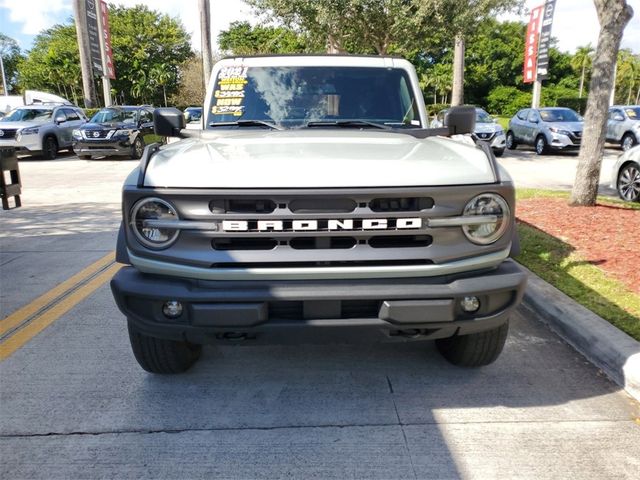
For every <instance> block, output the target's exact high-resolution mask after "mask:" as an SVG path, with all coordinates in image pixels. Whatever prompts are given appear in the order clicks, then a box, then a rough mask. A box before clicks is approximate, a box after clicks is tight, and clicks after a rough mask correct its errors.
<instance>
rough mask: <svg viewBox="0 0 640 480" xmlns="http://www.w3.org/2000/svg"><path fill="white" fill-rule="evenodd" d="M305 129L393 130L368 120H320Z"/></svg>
mask: <svg viewBox="0 0 640 480" xmlns="http://www.w3.org/2000/svg"><path fill="white" fill-rule="evenodd" d="M305 127H345V128H351V127H372V128H381V129H383V130H391V127H390V126H388V125H384V124H382V123H376V122H369V121H367V120H318V121H315V122H309V123H307V124H306V125H305Z"/></svg>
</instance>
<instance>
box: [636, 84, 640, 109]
mask: <svg viewBox="0 0 640 480" xmlns="http://www.w3.org/2000/svg"><path fill="white" fill-rule="evenodd" d="M638 102H640V87H638V93H636V105H638Z"/></svg>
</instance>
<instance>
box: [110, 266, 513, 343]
mask: <svg viewBox="0 0 640 480" xmlns="http://www.w3.org/2000/svg"><path fill="white" fill-rule="evenodd" d="M525 285H526V274H525V273H524V271H523V270H522V269H521V268H520V267H519V266H518V265H517V264H516V263H515V262H513V261H512V260H506V261H504V262H503V263H502V264H501V265H500V266H499V267H497V268H495V269H491V270H485V271H481V272H474V273H473V274H456V275H448V276H440V277H429V278H396V279H393V280H390V279H354V280H348V281H347V280H304V281H290V280H278V281H273V280H269V281H265V280H262V281H210V280H193V279H184V278H174V277H169V276H161V275H150V274H144V273H141V272H139V271H138V270H136V269H135V268H134V267H124V268H122V269H121V270H120V271H119V272H118V273H117V274H116V275H115V276H114V278H113V279H112V280H111V290H112V292H113V295H114V298H115V300H116V303H117V304H118V308H119V309H120V310H121V311H122V313H123V314H124V315H125V316H126V317H127V318H128V319H129V321H130V322H133V324H134V325H135V326H136V328H137V329H138V330H140V331H141V332H143V333H145V334H147V335H150V336H155V337H160V338H167V339H173V340H185V339H186V340H188V341H191V342H194V343H212V342H215V341H217V340H221V339H222V340H224V339H227V338H229V336H233V338H237V336H238V335H243V336H244V335H248V336H251V337H257V336H262V335H268V334H273V333H276V332H277V335H281V334H282V333H283V332H292V331H301V330H304V331H309V330H311V331H313V332H318V331H319V330H322V331H328V330H329V331H336V330H337V331H339V332H340V333H343V332H346V331H349V332H352V333H355V334H356V335H358V334H360V333H364V332H369V333H371V332H376V333H383V334H385V335H386V336H387V338H389V337H390V338H392V339H393V338H395V339H407V338H408V337H411V338H413V339H432V338H444V337H449V336H452V335H455V334H469V333H475V332H479V331H483V330H488V329H492V328H496V327H498V326H500V325H502V324H503V323H505V322H506V321H507V319H508V317H509V314H510V313H511V311H512V310H513V309H514V308H515V307H516V306H517V305H518V303H519V302H520V300H521V299H522V295H523V292H524V288H525ZM465 296H477V297H478V298H479V299H480V305H481V306H480V309H479V310H478V311H477V312H476V313H473V314H469V313H465V312H463V311H462V309H461V308H460V305H459V301H460V299H462V298H463V297H465ZM168 300H177V301H179V302H180V303H181V304H182V305H183V312H182V314H181V315H180V316H179V317H178V318H177V319H169V318H167V317H165V315H164V314H163V313H162V306H163V304H164V303H165V302H166V301H168Z"/></svg>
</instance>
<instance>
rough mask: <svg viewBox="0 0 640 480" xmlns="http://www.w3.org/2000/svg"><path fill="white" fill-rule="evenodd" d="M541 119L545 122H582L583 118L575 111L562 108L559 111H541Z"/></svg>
mask: <svg viewBox="0 0 640 480" xmlns="http://www.w3.org/2000/svg"><path fill="white" fill-rule="evenodd" d="M540 117H542V120H544V121H545V122H581V121H582V117H581V116H580V115H578V114H577V113H576V112H574V111H573V110H569V109H568V108H562V109H558V110H540Z"/></svg>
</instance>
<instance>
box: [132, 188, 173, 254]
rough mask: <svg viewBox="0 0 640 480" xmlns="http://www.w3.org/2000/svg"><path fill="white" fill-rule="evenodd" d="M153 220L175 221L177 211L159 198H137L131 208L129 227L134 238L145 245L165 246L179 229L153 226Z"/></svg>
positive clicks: (150, 246)
mask: <svg viewBox="0 0 640 480" xmlns="http://www.w3.org/2000/svg"><path fill="white" fill-rule="evenodd" d="M153 220H160V221H170V222H171V221H176V220H179V217H178V213H177V212H176V209H175V208H173V206H172V205H171V204H170V203H168V202H166V201H164V200H161V199H159V198H144V199H142V200H139V201H138V202H137V203H136V204H135V205H134V206H133V209H132V210H131V229H132V230H133V233H134V234H135V236H136V238H137V239H138V241H140V243H142V244H143V245H144V246H145V247H149V248H167V247H168V246H169V245H171V244H172V243H173V242H175V240H176V238H178V234H179V233H180V231H179V230H177V229H175V228H162V227H161V226H154V225H153V222H152V221H153Z"/></svg>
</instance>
